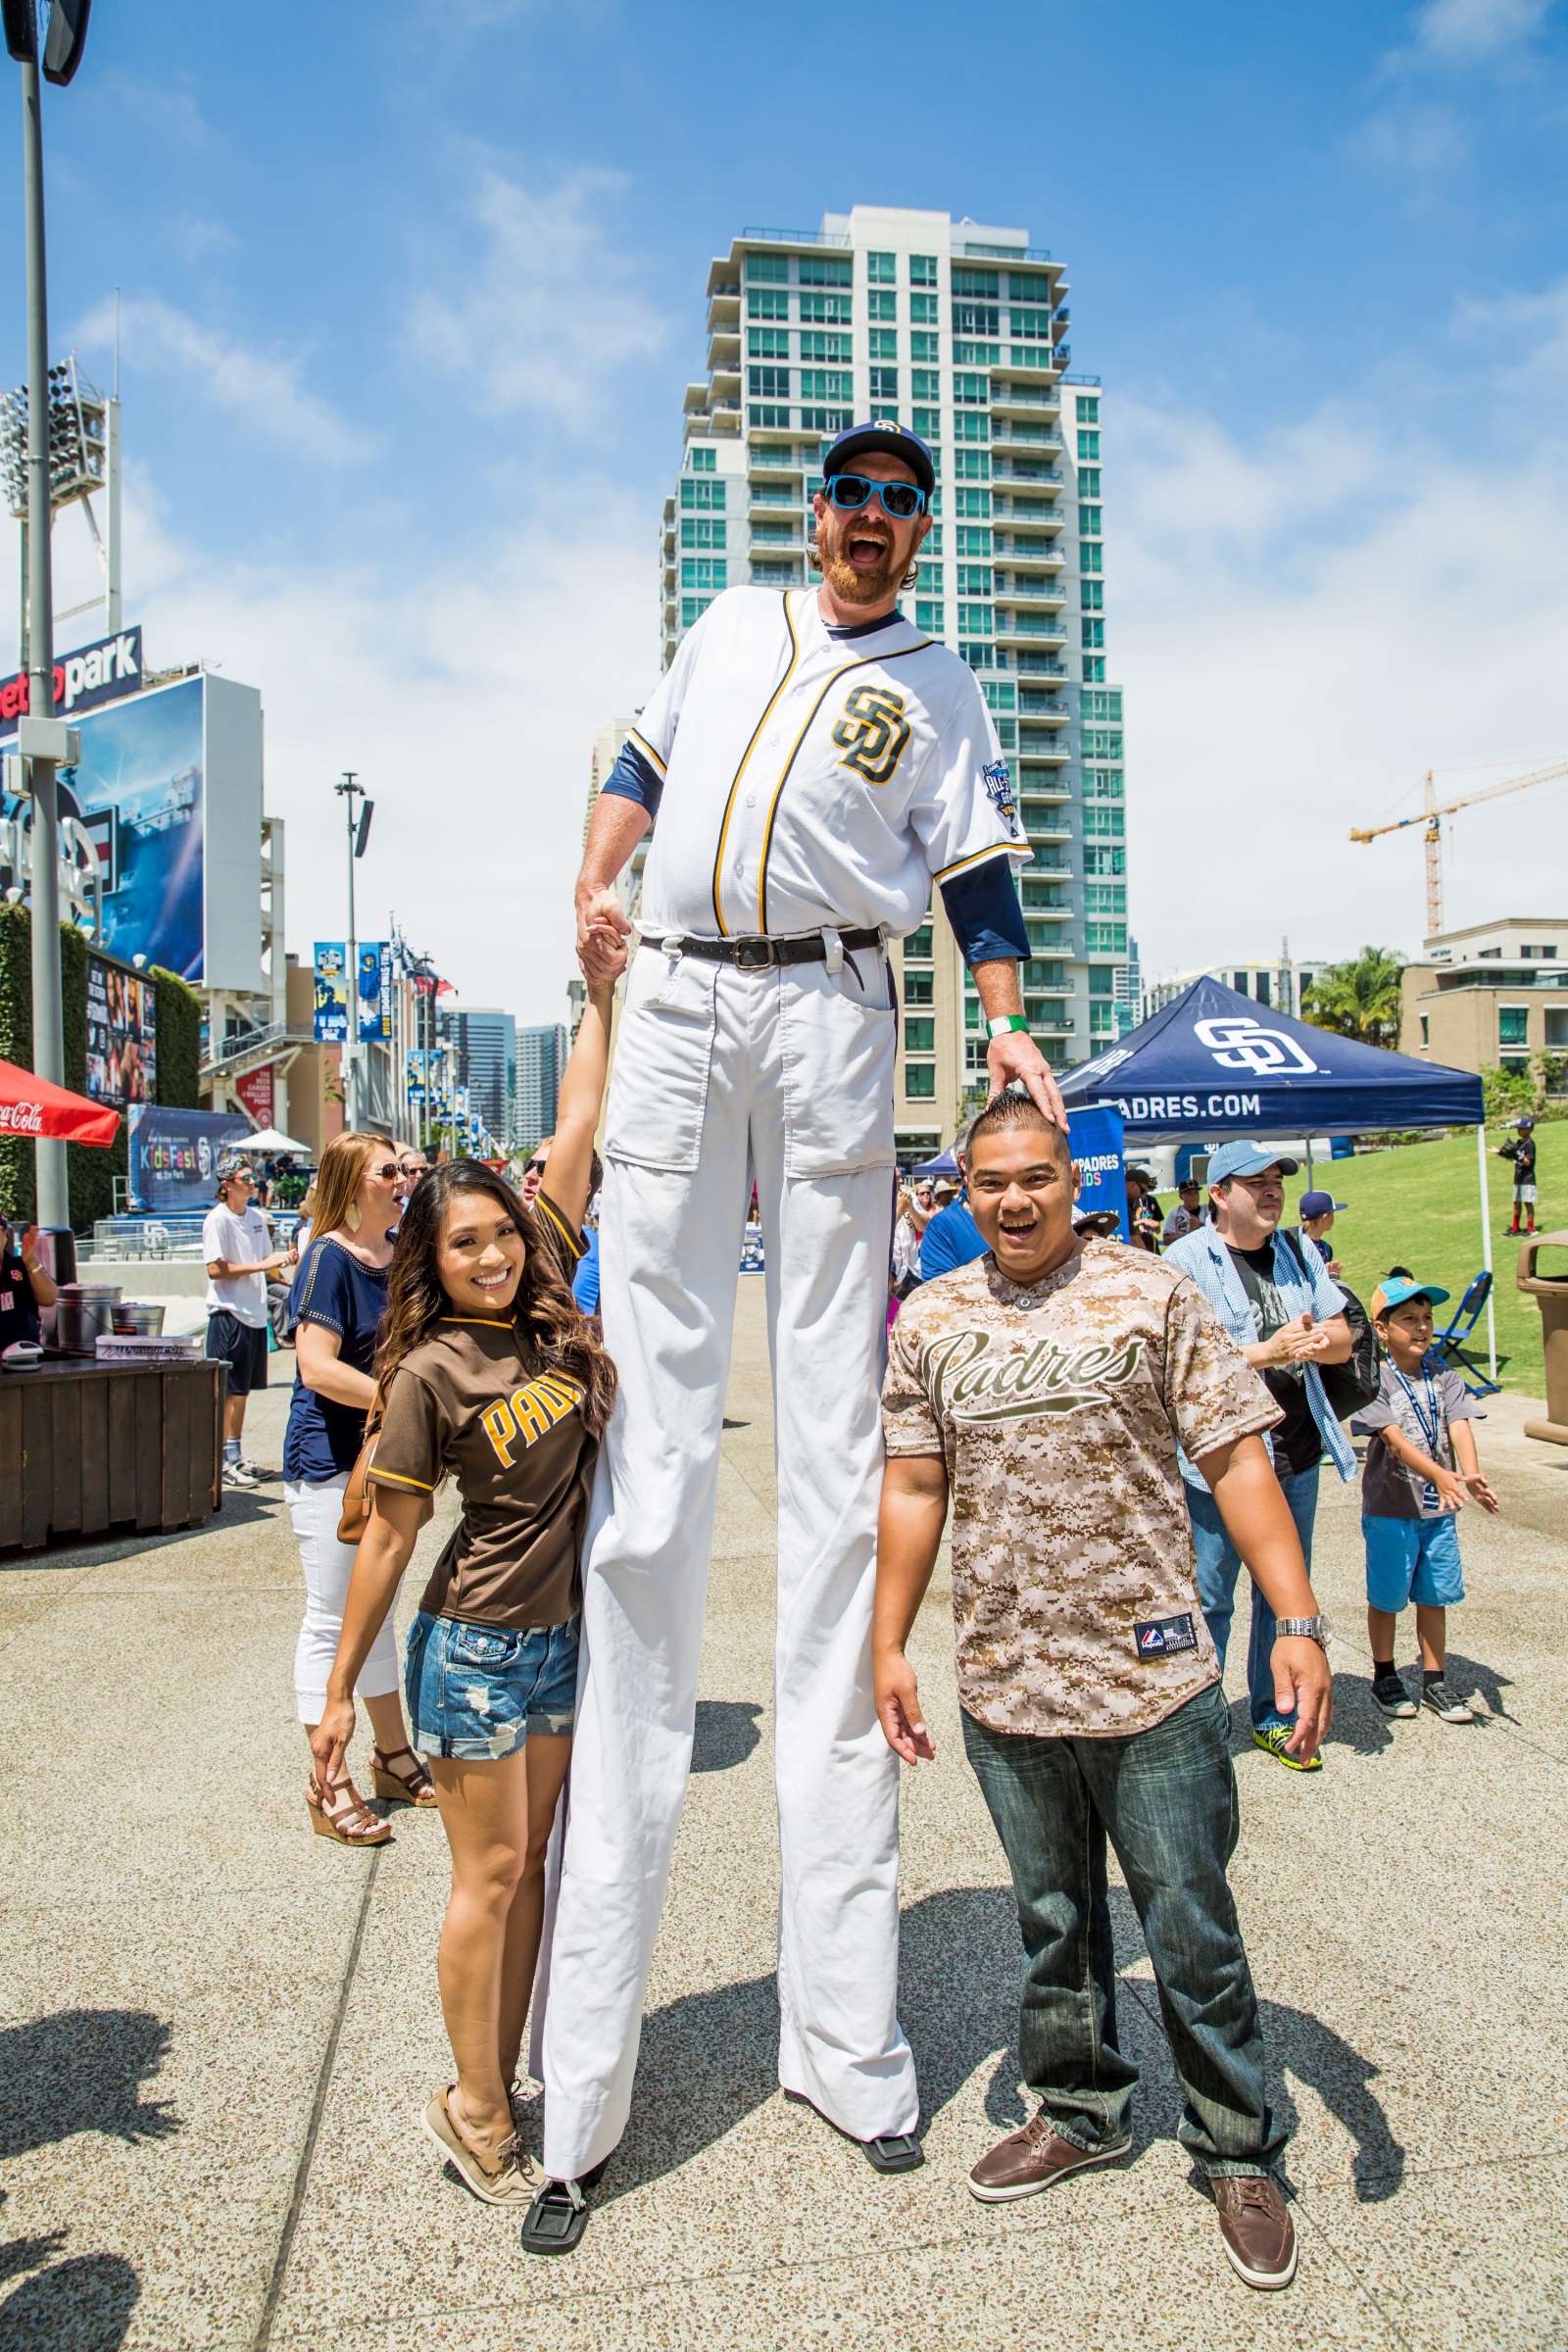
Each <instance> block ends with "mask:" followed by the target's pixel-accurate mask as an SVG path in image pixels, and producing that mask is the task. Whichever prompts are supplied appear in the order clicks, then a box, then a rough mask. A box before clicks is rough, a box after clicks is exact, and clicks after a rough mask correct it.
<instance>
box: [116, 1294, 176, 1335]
mask: <svg viewBox="0 0 1568 2352" xmlns="http://www.w3.org/2000/svg"><path fill="white" fill-rule="evenodd" d="M167 1312H168V1309H167V1308H166V1307H164V1306H162V1305H159V1304H157V1303H156V1302H154V1303H151V1304H147V1305H143V1304H142V1303H141V1302H140V1301H138V1300H127V1301H126V1303H125V1304H124V1305H123V1306H117V1307H116V1308H115V1310H114V1313H115V1336H116V1338H117V1339H122V1340H161V1339H162V1338H163V1336H164V1316H165V1314H166V1313H167Z"/></svg>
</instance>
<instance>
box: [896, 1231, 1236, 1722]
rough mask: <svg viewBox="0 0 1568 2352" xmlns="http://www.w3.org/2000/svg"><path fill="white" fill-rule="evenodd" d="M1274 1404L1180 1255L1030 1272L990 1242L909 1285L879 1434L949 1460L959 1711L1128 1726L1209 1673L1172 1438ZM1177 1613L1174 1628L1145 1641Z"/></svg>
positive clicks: (1114, 1256) (1215, 1430) (1217, 1432)
mask: <svg viewBox="0 0 1568 2352" xmlns="http://www.w3.org/2000/svg"><path fill="white" fill-rule="evenodd" d="M1278 1418H1279V1415H1278V1412H1277V1410H1276V1408H1275V1406H1274V1403H1273V1401H1272V1399H1271V1398H1270V1397H1269V1394H1268V1392H1267V1390H1266V1389H1265V1388H1264V1386H1263V1384H1262V1382H1261V1381H1260V1380H1259V1379H1258V1377H1257V1375H1256V1373H1255V1372H1253V1371H1252V1370H1251V1368H1250V1365H1249V1364H1248V1362H1247V1359H1246V1358H1245V1356H1244V1355H1243V1354H1242V1352H1241V1349H1240V1348H1237V1347H1236V1346H1235V1344H1234V1343H1233V1342H1232V1341H1231V1340H1230V1339H1229V1338H1228V1336H1227V1335H1226V1333H1225V1332H1224V1331H1223V1330H1222V1328H1221V1326H1220V1323H1219V1320H1218V1318H1217V1317H1216V1316H1215V1315H1214V1314H1213V1313H1212V1312H1211V1310H1210V1309H1209V1307H1208V1306H1207V1305H1206V1304H1205V1302H1204V1300H1203V1299H1202V1298H1201V1296H1200V1294H1199V1292H1198V1290H1197V1288H1196V1286H1195V1285H1194V1284H1193V1282H1192V1281H1191V1280H1190V1279H1189V1278H1188V1276H1186V1275H1185V1274H1182V1273H1180V1272H1179V1271H1178V1270H1177V1269H1176V1268H1175V1267H1173V1266H1171V1265H1168V1264H1167V1263H1166V1262H1165V1261H1164V1260H1162V1259H1160V1258H1154V1257H1150V1256H1148V1255H1147V1254H1146V1253H1145V1252H1144V1251H1143V1250H1129V1249H1127V1248H1126V1247H1125V1246H1124V1245H1123V1244H1122V1243H1120V1242H1089V1243H1086V1244H1085V1246H1084V1248H1083V1250H1082V1251H1081V1253H1080V1254H1078V1255H1076V1256H1074V1257H1072V1258H1070V1259H1069V1260H1068V1262H1067V1264H1066V1265H1065V1266H1063V1267H1061V1268H1060V1269H1059V1271H1058V1272H1056V1273H1054V1274H1052V1275H1049V1276H1048V1277H1047V1278H1046V1280H1045V1281H1044V1282H1039V1283H1035V1284H1034V1285H1032V1286H1031V1287H1030V1288H1028V1289H1021V1288H1020V1287H1019V1286H1018V1284H1016V1283H1013V1282H1009V1281H1008V1280H1007V1279H1006V1277H1005V1275H1003V1274H1000V1273H999V1272H998V1271H997V1268H996V1265H995V1263H994V1261H993V1260H992V1259H991V1258H989V1257H984V1258H981V1259H980V1260H979V1261H978V1262H977V1263H975V1264H973V1265H969V1266H964V1267H962V1268H960V1269H959V1271H958V1272H956V1273H955V1274H948V1275H944V1276H943V1277H942V1279H941V1280H940V1281H938V1282H933V1283H930V1284H928V1285H927V1286H926V1288H925V1289H924V1290H921V1291H917V1292H916V1293H915V1295H914V1297H913V1299H910V1300H909V1302H908V1304H907V1306H905V1307H904V1309H903V1310H902V1312H901V1313H900V1315H899V1319H898V1321H897V1322H896V1323H895V1324H894V1326H893V1332H892V1338H891V1342H890V1347H889V1354H888V1369H887V1379H886V1382H885V1384H884V1387H883V1392H882V1423H883V1431H884V1435H885V1437H886V1440H887V1448H888V1451H889V1453H894V1454H899V1453H941V1454H942V1455H943V1457H944V1458H945V1460H946V1462H947V1465H948V1477H949V1479H950V1480H951V1482H952V1488H953V1613H954V1621H955V1625H956V1633H957V1647H958V1695H959V1698H960V1699H961V1701H962V1703H963V1706H964V1707H965V1708H966V1710H967V1711H968V1713H969V1714H971V1715H973V1716H975V1717H977V1718H978V1720H979V1721H980V1722H981V1723H984V1724H987V1725H988V1726H989V1727H990V1728H991V1730H993V1731H996V1732H1024V1733H1029V1734H1031V1735H1032V1736H1033V1737H1035V1738H1037V1739H1066V1738H1084V1737H1090V1736H1093V1735H1096V1734H1101V1735H1113V1736H1115V1737H1117V1738H1125V1737H1126V1736H1127V1735H1128V1734H1130V1733H1133V1732H1142V1731H1147V1730H1148V1729H1149V1728H1150V1726H1151V1725H1152V1724H1155V1723H1158V1722H1160V1721H1161V1720H1162V1718H1163V1717H1165V1716H1166V1715H1169V1714H1171V1713H1172V1712H1173V1711H1174V1709H1175V1708H1177V1707H1179V1706H1181V1705H1183V1704H1184V1703H1185V1702H1186V1700H1188V1699H1190V1698H1193V1697H1195V1696H1196V1695H1197V1693H1198V1692H1199V1691H1203V1690H1206V1689H1207V1688H1208V1685H1209V1684H1210V1683H1212V1682H1214V1681H1216V1680H1217V1679H1218V1667H1217V1664H1216V1662H1215V1657H1214V1645H1213V1643H1212V1642H1211V1641H1210V1640H1209V1637H1208V1629H1207V1627H1206V1626H1205V1625H1204V1623H1203V1615H1202V1610H1201V1607H1200V1605H1199V1599H1198V1582H1197V1574H1196V1570H1195V1567H1194V1561H1193V1544H1192V1537H1191V1535H1190V1533H1189V1531H1188V1522H1187V1505H1186V1502H1185V1500H1184V1498H1183V1495H1182V1480H1181V1472H1180V1469H1179V1467H1178V1465H1177V1459H1176V1445H1177V1440H1178V1438H1179V1439H1180V1441H1181V1443H1182V1445H1183V1446H1186V1448H1187V1451H1188V1452H1189V1454H1192V1455H1194V1456H1195V1457H1196V1456H1197V1455H1199V1454H1202V1453H1206V1452H1208V1451H1209V1450H1210V1449H1211V1448H1212V1447H1214V1446H1223V1445H1225V1444H1226V1443H1227V1442H1228V1441H1229V1440H1231V1439H1233V1438H1239V1437H1244V1436H1247V1435H1248V1434H1249V1433H1250V1432H1252V1431H1254V1430H1263V1429H1267V1428H1270V1427H1271V1426H1272V1424H1273V1423H1274V1422H1275V1421H1276V1420H1277V1419H1278ZM1188 1619H1190V1620H1191V1624H1190V1628H1189V1627H1188V1626H1187V1625H1186V1622H1185V1621H1187V1620H1188ZM1172 1621H1175V1622H1176V1623H1177V1625H1178V1627H1179V1628H1180V1634H1179V1641H1178V1642H1177V1643H1173V1644H1171V1645H1170V1646H1166V1643H1165V1641H1164V1638H1163V1635H1161V1636H1159V1637H1158V1643H1157V1646H1153V1645H1152V1643H1151V1642H1149V1641H1148V1640H1147V1639H1146V1640H1145V1641H1142V1642H1141V1641H1140V1640H1139V1630H1140V1629H1143V1630H1144V1632H1145V1634H1146V1635H1147V1634H1148V1631H1149V1629H1150V1628H1151V1627H1163V1628H1168V1627H1169V1626H1170V1625H1171V1624H1172Z"/></svg>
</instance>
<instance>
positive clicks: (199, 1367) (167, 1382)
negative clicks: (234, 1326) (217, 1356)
mask: <svg viewBox="0 0 1568 2352" xmlns="http://www.w3.org/2000/svg"><path fill="white" fill-rule="evenodd" d="M227 1379H228V1367H227V1365H226V1364H222V1363H218V1362H214V1361H212V1360H211V1359H209V1358H208V1357H205V1356H203V1357H200V1358H199V1359H198V1360H197V1361H196V1362H194V1363H189V1364H138V1365H134V1366H132V1365H125V1364H97V1363H92V1362H89V1361H86V1360H83V1361H80V1362H70V1363H67V1362H58V1361H56V1362H46V1363H42V1364H39V1365H36V1366H34V1367H33V1368H32V1369H31V1370H30V1371H17V1372H12V1371H0V1552H3V1551H15V1550H19V1549H20V1550H24V1551H32V1550H35V1549H36V1548H37V1547H38V1545H39V1544H47V1543H48V1542H49V1541H50V1539H51V1538H52V1537H57V1536H98V1535H106V1534H108V1533H110V1532H111V1531H112V1530H118V1529H122V1528H123V1529H131V1528H135V1529H139V1530H141V1531H142V1532H143V1533H149V1532H158V1533H161V1532H163V1531H165V1530H167V1529H171V1528H179V1527H201V1526H202V1525H203V1524H204V1523H205V1522H206V1521H207V1520H208V1519H209V1518H210V1517H211V1516H212V1514H213V1513H214V1512H215V1511H219V1510H221V1508H222V1504H223V1485H222V1470H223V1397H224V1392H225V1388H226V1384H227Z"/></svg>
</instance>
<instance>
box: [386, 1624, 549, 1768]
mask: <svg viewBox="0 0 1568 2352" xmlns="http://www.w3.org/2000/svg"><path fill="white" fill-rule="evenodd" d="M577 1633H578V1620H577V1619H576V1618H575V1617H570V1618H568V1619H567V1621H566V1623H565V1624H564V1625H541V1626H529V1627H514V1626H505V1625H472V1624H468V1623H466V1621H465V1620H464V1619H462V1618H460V1617H432V1616H431V1615H430V1614H429V1612H428V1611H427V1610H424V1609H421V1610H420V1611H419V1613H418V1615H417V1617H416V1618H415V1620H414V1623H413V1625H412V1626H411V1627H410V1628H409V1654H408V1660H407V1663H406V1665H405V1667H404V1670H403V1687H404V1691H405V1693H406V1695H407V1698H408V1705H409V1724H410V1737H411V1738H412V1740H413V1741H414V1744H415V1746H416V1747H417V1749H418V1751H419V1753H420V1754H421V1755H423V1756H456V1757H458V1758H460V1759H461V1760H463V1761H465V1762H470V1763H471V1762H493V1763H499V1761H500V1760H501V1758H502V1757H503V1756H510V1755H513V1754H515V1752H516V1750H517V1749H518V1748H519V1747H521V1745H522V1743H523V1741H524V1740H526V1739H527V1737H528V1735H529V1733H530V1732H532V1733H533V1734H534V1736H535V1737H536V1738H538V1737H540V1736H541V1735H543V1736H547V1737H558V1738H559V1737H560V1736H561V1735H562V1734H563V1733H566V1732H569V1731H570V1730H571V1728H572V1723H573V1720H574V1718H575V1715H576V1708H577Z"/></svg>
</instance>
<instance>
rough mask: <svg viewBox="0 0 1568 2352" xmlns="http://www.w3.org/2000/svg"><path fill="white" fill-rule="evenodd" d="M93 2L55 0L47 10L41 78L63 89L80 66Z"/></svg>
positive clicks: (84, 0)
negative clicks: (45, 39)
mask: <svg viewBox="0 0 1568 2352" xmlns="http://www.w3.org/2000/svg"><path fill="white" fill-rule="evenodd" d="M91 14H92V0H54V5H53V7H52V8H51V9H50V11H49V38H48V40H47V41H46V42H45V43H44V52H43V77H44V79H45V81H56V82H58V83H59V84H60V86H61V88H62V89H64V88H65V86H66V83H67V82H68V81H70V80H71V78H72V76H73V73H75V71H76V68H77V67H78V66H79V65H80V63H81V53H82V51H83V49H85V48H86V46H87V19H88V17H89V16H90V15H91Z"/></svg>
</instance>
